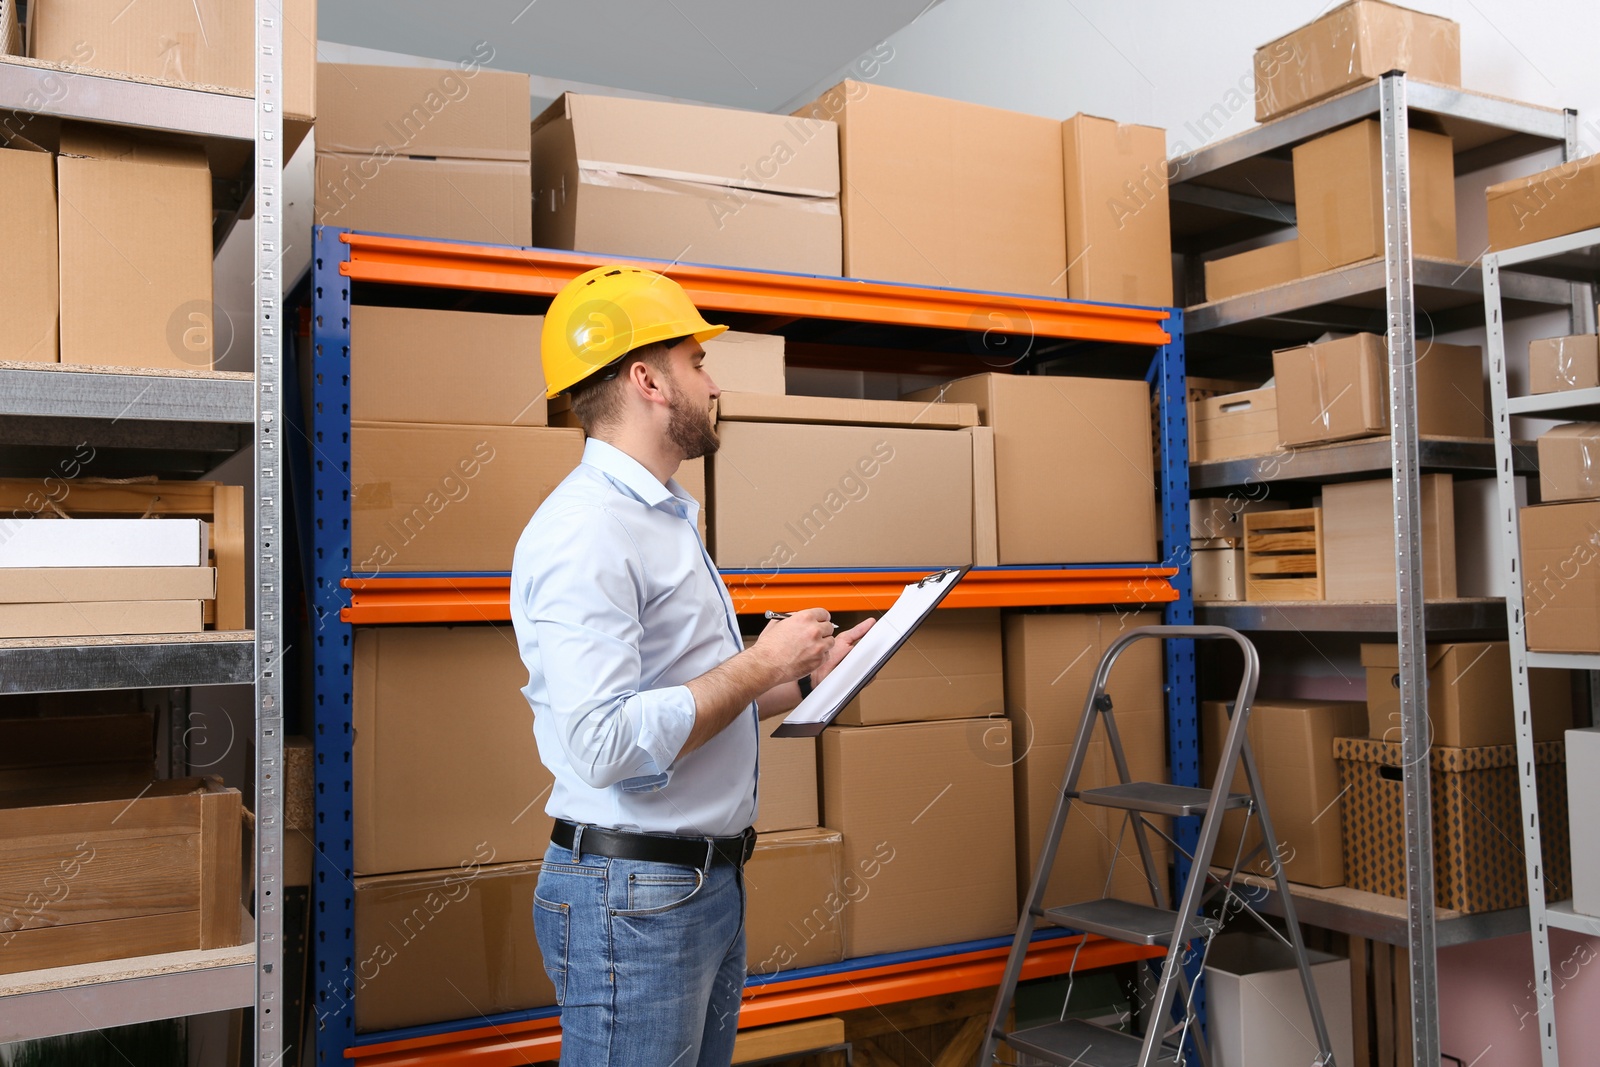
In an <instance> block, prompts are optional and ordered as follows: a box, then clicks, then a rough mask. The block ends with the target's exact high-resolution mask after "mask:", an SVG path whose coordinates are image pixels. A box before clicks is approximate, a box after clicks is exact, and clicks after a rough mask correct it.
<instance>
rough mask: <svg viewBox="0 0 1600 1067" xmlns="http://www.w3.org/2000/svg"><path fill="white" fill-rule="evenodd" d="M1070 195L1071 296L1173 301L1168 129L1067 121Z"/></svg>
mask: <svg viewBox="0 0 1600 1067" xmlns="http://www.w3.org/2000/svg"><path fill="white" fill-rule="evenodd" d="M1061 154H1062V162H1063V164H1064V167H1065V175H1066V193H1067V263H1068V266H1067V295H1068V296H1070V297H1071V298H1072V299H1074V300H1102V301H1106V302H1108V303H1113V304H1146V305H1153V306H1156V307H1169V306H1171V304H1172V226H1171V213H1170V211H1169V209H1168V205H1167V131H1165V130H1163V129H1160V128H1158V127H1155V126H1136V125H1134V124H1132V123H1126V122H1115V121H1113V120H1111V119H1102V118H1097V117H1095V116H1094V115H1083V114H1078V115H1074V116H1072V118H1070V119H1068V120H1067V121H1065V122H1063V123H1062V124H1061Z"/></svg>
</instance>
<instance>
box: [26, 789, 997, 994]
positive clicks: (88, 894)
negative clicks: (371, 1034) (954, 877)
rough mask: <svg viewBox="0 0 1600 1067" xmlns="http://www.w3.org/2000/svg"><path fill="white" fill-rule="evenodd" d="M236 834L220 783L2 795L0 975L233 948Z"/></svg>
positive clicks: (235, 811)
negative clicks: (0, 939)
mask: <svg viewBox="0 0 1600 1067" xmlns="http://www.w3.org/2000/svg"><path fill="white" fill-rule="evenodd" d="M241 833H242V824H241V807H240V803H239V791H238V790H237V789H228V788H225V787H224V786H223V785H222V781H221V779H218V778H179V779H168V780H164V781H156V782H147V783H145V784H144V785H132V784H127V783H118V782H107V783H101V784H96V785H85V786H80V787H70V788H61V787H56V788H43V789H25V790H18V791H14V792H8V793H5V794H3V795H0V901H4V902H5V904H6V908H5V913H4V916H3V917H0V934H3V935H4V937H5V951H4V952H3V953H0V974H12V973H15V972H17V971H31V970H36V969H38V968H41V967H66V966H70V965H72V964H77V963H93V962H95V961H97V960H113V959H120V958H122V957H124V956H145V955H151V954H155V953H160V952H182V951H186V950H189V949H208V948H226V947H229V946H232V945H237V944H239V941H240V929H239V926H240V919H239V916H240V913H241V908H240V897H239V883H240V879H241V877H242V864H241V862H240V860H241V855H242V853H241V850H240V838H241ZM1006 868H1007V870H1009V869H1010V864H1009V863H1008V864H1007V865H1006Z"/></svg>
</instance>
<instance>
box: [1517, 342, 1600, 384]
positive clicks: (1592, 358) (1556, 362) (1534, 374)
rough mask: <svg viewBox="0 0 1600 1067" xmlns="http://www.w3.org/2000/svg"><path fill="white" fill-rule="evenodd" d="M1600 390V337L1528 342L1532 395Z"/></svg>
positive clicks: (1529, 380) (1529, 381)
mask: <svg viewBox="0 0 1600 1067" xmlns="http://www.w3.org/2000/svg"><path fill="white" fill-rule="evenodd" d="M1596 386H1600V337H1596V336H1595V335H1594V334H1592V333H1583V334H1578V335H1577V336H1576V337H1543V338H1540V339H1539V340H1536V341H1530V342H1528V392H1530V393H1534V394H1537V393H1559V392H1562V391H1563V390H1566V389H1593V388H1594V387H1596Z"/></svg>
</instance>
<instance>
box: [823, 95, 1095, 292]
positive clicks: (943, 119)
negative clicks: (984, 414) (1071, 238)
mask: <svg viewBox="0 0 1600 1067" xmlns="http://www.w3.org/2000/svg"><path fill="white" fill-rule="evenodd" d="M795 114H796V115H797V116H800V117H801V118H802V119H803V120H804V121H807V122H808V123H810V122H817V123H820V122H836V123H838V124H839V169H840V176H841V179H842V190H841V192H840V206H841V208H842V211H843V218H844V273H845V275H846V276H847V277H851V278H870V279H877V280H881V281H892V282H910V283H912V284H915V285H937V286H952V287H955V288H965V289H986V290H991V291H996V292H1002V293H1027V294H1033V295H1038V296H1066V295H1067V242H1066V238H1065V235H1066V221H1065V214H1066V201H1065V188H1064V183H1063V173H1062V133H1061V123H1060V122H1059V121H1057V120H1055V119H1048V118H1041V117H1039V116H1037V115H1024V114H1020V113H1018V112H1014V111H1003V110H1001V109H999V108H993V107H983V106H980V105H978V104H969V103H965V102H963V101H959V100H946V99H944V98H942V97H937V96H926V95H924V94H922V93H911V92H906V91H905V90H903V89H890V88H888V87H886V86H883V85H876V84H867V83H865V82H858V81H845V82H840V83H839V84H838V85H835V86H834V87H833V88H831V89H829V90H828V91H827V92H825V93H823V94H822V95H821V96H820V97H818V98H817V99H816V100H814V101H812V102H811V103H810V104H807V105H806V106H805V107H803V108H800V109H799V110H798V111H796V112H795Z"/></svg>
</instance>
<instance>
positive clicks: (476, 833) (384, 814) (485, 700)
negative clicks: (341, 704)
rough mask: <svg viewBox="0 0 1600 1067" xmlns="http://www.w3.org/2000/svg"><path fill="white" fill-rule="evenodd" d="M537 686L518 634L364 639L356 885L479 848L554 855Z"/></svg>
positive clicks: (397, 631)
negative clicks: (537, 727) (532, 692)
mask: <svg viewBox="0 0 1600 1067" xmlns="http://www.w3.org/2000/svg"><path fill="white" fill-rule="evenodd" d="M527 684H528V669H527V667H525V666H524V665H523V662H522V657H521V656H520V655H518V653H517V644H516V637H515V635H513V634H512V632H511V628H510V627H509V626H381V627H371V628H366V629H361V630H358V631H356V643H355V666H354V670H353V672H352V674H351V722H352V725H353V727H354V730H355V739H354V741H353V743H352V753H353V754H352V763H351V772H350V777H351V804H352V815H353V818H352V820H351V822H352V830H353V833H354V838H353V841H352V845H353V848H354V870H355V872H356V873H357V874H363V875H366V874H388V873H392V872H396V871H425V870H434V869H439V868H445V867H453V866H455V865H456V864H458V863H460V862H462V861H463V860H466V859H469V858H471V857H472V856H473V855H474V854H475V853H476V851H477V849H478V848H479V847H480V846H484V847H487V848H489V849H491V850H492V851H493V852H494V855H495V857H496V860H497V861H500V862H506V863H511V862H524V861H531V860H537V859H539V858H540V857H542V856H543V855H544V850H545V846H546V845H548V844H549V843H550V827H551V819H550V817H549V816H547V815H546V814H545V805H546V804H547V803H548V802H549V800H550V788H551V785H552V783H553V779H552V778H551V775H550V772H549V771H547V770H546V769H545V767H544V764H543V763H541V762H540V760H539V747H538V745H537V744H535V742H534V738H533V709H532V708H531V707H530V706H529V705H528V701H527V699H526V698H525V697H524V696H523V695H522V691H521V690H522V687H523V686H525V685H527Z"/></svg>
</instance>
